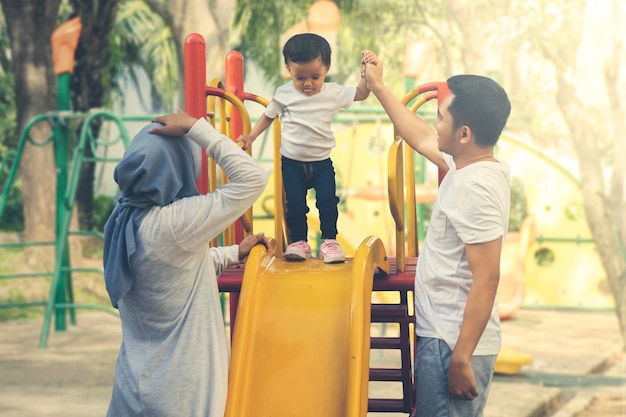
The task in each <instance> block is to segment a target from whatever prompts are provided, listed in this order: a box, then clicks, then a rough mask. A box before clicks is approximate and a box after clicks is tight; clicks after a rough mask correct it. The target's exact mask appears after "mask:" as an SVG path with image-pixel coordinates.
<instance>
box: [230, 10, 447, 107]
mask: <svg viewBox="0 0 626 417" xmlns="http://www.w3.org/2000/svg"><path fill="white" fill-rule="evenodd" d="M335 3H337V6H338V7H339V9H340V13H341V26H340V28H339V32H338V34H337V46H336V48H335V50H334V51H333V58H332V66H333V69H334V70H335V71H337V73H336V75H334V76H333V80H334V81H337V82H339V83H346V84H349V85H356V84H357V83H358V79H359V74H360V59H361V51H362V50H364V49H370V50H373V51H374V52H376V53H377V54H379V56H380V57H381V59H383V62H384V63H385V67H386V68H389V69H390V70H388V71H386V72H385V81H386V83H387V84H388V85H389V87H390V88H391V89H392V90H396V91H398V94H401V93H403V92H404V80H403V76H402V74H401V72H400V71H397V70H392V69H393V68H401V63H402V58H403V54H404V47H405V45H406V42H407V40H411V39H425V38H438V37H440V36H441V35H440V34H438V33H436V30H435V28H436V27H437V25H436V24H434V23H431V22H429V21H428V19H427V17H428V18H432V17H433V16H435V17H437V16H439V17H441V16H442V15H443V13H444V12H443V6H441V5H439V4H433V3H434V2H428V3H422V2H409V3H407V2H406V1H404V0H369V1H366V2H365V1H361V2H355V1H353V0H343V1H339V0H337V1H335ZM310 4H311V2H310V1H308V0H292V1H289V2H282V3H280V2H275V1H269V0H262V1H259V0H238V1H237V2H236V5H235V11H234V18H233V24H232V29H231V33H230V36H231V42H232V43H233V44H234V48H235V49H237V50H239V51H240V52H242V54H243V55H244V57H245V58H246V60H252V61H254V62H255V63H256V64H257V65H258V67H259V68H261V70H262V71H263V73H264V74H265V76H266V78H267V79H268V80H269V81H270V82H271V83H272V84H273V85H274V86H278V85H280V84H281V83H283V82H284V79H282V78H281V76H280V68H279V65H280V64H281V62H282V61H281V51H280V49H279V38H280V35H281V33H283V32H284V31H285V30H286V29H288V28H289V27H291V26H292V25H293V24H295V23H297V22H299V21H301V20H302V19H305V18H306V14H307V11H308V7H309V6H310ZM368 100H369V99H368ZM371 100H374V99H373V98H372V99H371Z"/></svg>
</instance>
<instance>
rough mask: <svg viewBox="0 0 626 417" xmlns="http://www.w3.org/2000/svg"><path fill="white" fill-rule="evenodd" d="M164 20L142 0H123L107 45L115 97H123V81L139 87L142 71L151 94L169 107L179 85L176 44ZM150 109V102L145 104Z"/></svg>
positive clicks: (171, 106) (173, 100)
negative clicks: (146, 78)
mask: <svg viewBox="0 0 626 417" xmlns="http://www.w3.org/2000/svg"><path fill="white" fill-rule="evenodd" d="M175 42H176V41H175V39H174V37H173V35H172V32H171V30H170V28H169V27H168V26H167V25H166V24H165V23H164V22H163V19H161V17H159V16H158V15H156V14H155V13H153V12H152V10H150V8H149V7H148V6H147V5H146V3H145V2H143V1H142V0H124V1H122V2H121V4H120V7H119V9H118V11H117V14H116V17H115V25H114V28H113V33H112V34H111V39H110V42H109V47H110V48H111V62H110V64H109V65H110V67H111V74H112V77H113V81H114V83H113V86H114V91H113V92H112V93H114V97H115V98H116V99H118V100H122V101H123V99H124V94H125V89H126V81H130V82H131V83H133V84H134V85H135V86H139V80H140V78H141V77H142V76H143V74H142V71H143V72H145V73H146V74H147V75H148V77H149V78H150V80H151V81H152V82H151V84H150V85H151V89H152V90H151V93H152V94H151V95H152V97H153V99H154V100H155V101H156V102H157V103H158V104H159V105H160V106H162V107H164V108H166V109H172V108H173V105H174V103H175V100H176V94H177V88H178V57H177V54H176V43H175ZM145 107H147V108H148V111H153V109H152V106H151V105H146V106H145Z"/></svg>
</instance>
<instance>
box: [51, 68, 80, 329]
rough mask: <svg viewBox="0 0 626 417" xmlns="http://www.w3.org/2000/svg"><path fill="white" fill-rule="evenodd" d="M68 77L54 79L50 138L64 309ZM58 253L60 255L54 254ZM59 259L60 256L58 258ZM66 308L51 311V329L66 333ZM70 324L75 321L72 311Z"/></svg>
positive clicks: (60, 297) (58, 291)
mask: <svg viewBox="0 0 626 417" xmlns="http://www.w3.org/2000/svg"><path fill="white" fill-rule="evenodd" d="M69 80H70V75H69V73H63V74H59V75H58V76H57V117H56V120H55V121H54V127H53V133H52V135H53V138H54V156H55V164H56V169H57V187H56V232H55V247H56V250H57V259H62V263H63V264H62V267H61V269H60V271H61V273H60V275H59V281H58V285H57V287H56V290H55V299H54V301H55V304H58V305H65V304H66V302H67V296H68V288H69V287H68V286H71V281H70V279H69V275H68V274H69V272H68V270H69V256H68V252H67V239H66V241H65V242H61V239H62V238H63V236H66V235H65V234H64V233H62V232H61V228H62V227H63V218H64V217H65V215H66V211H67V207H66V205H65V195H66V191H67V137H68V136H67V135H68V128H67V125H66V124H65V123H64V122H63V120H62V117H59V114H62V112H63V111H67V110H69V109H70V88H69V84H70V83H69ZM59 251H62V252H63V253H62V254H59V253H58V252H59ZM59 255H60V256H59ZM66 311H67V310H66V307H57V308H55V329H56V330H65V329H66V321H67V318H66ZM72 320H75V317H74V315H73V311H72Z"/></svg>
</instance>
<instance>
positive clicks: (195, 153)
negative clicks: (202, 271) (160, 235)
mask: <svg viewBox="0 0 626 417" xmlns="http://www.w3.org/2000/svg"><path fill="white" fill-rule="evenodd" d="M157 126H160V125H159V124H158V123H151V124H149V125H148V126H146V127H144V128H143V129H142V130H141V131H140V132H139V133H138V134H137V135H136V136H135V137H134V139H133V140H132V141H131V143H130V146H129V147H128V149H127V150H126V152H125V153H124V157H123V158H122V160H121V161H120V163H119V164H118V165H117V166H116V167H115V171H114V174H113V178H114V179H115V182H116V183H117V184H118V185H119V188H120V192H119V193H118V195H117V198H116V200H115V207H114V209H113V212H112V213H111V216H110V217H109V218H108V220H107V222H106V224H105V226H104V280H105V283H106V288H107V292H108V293H109V297H110V298H111V304H112V305H113V307H115V308H117V304H118V301H119V300H120V298H122V297H123V296H124V294H126V292H127V291H128V290H130V288H131V286H132V285H133V281H134V274H133V270H132V266H131V258H132V256H133V254H134V253H135V251H136V249H137V242H136V239H137V237H136V233H137V230H138V228H139V225H140V224H141V221H142V220H143V218H144V217H145V216H146V214H148V212H149V211H150V209H152V207H155V206H166V205H168V204H170V203H172V202H174V201H176V200H179V199H181V198H185V197H191V196H195V195H198V194H199V192H198V189H197V187H196V180H197V178H198V174H199V172H200V161H201V150H200V146H198V145H197V144H196V143H194V142H193V141H192V140H191V139H189V138H188V137H187V136H183V137H167V136H161V135H157V134H151V133H148V129H150V128H152V127H157Z"/></svg>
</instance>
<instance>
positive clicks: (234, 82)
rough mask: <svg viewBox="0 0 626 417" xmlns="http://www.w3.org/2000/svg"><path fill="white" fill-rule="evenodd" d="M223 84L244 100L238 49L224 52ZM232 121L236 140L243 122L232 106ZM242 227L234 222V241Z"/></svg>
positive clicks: (238, 237)
mask: <svg viewBox="0 0 626 417" xmlns="http://www.w3.org/2000/svg"><path fill="white" fill-rule="evenodd" d="M225 72H226V73H225V85H226V91H228V92H229V93H232V94H233V95H235V96H237V98H238V99H239V100H241V101H242V102H243V100H244V95H245V93H244V88H243V55H241V52H239V51H230V52H228V53H227V54H226V58H225ZM231 121H232V122H231V123H232V135H233V136H232V139H233V140H237V138H239V136H240V135H241V134H242V133H243V123H242V121H241V114H239V112H238V111H237V109H236V108H234V107H233V113H232V116H231ZM243 235H244V233H243V227H242V226H241V223H240V222H239V221H237V224H235V242H241V240H242V239H243V238H244V236H243Z"/></svg>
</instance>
